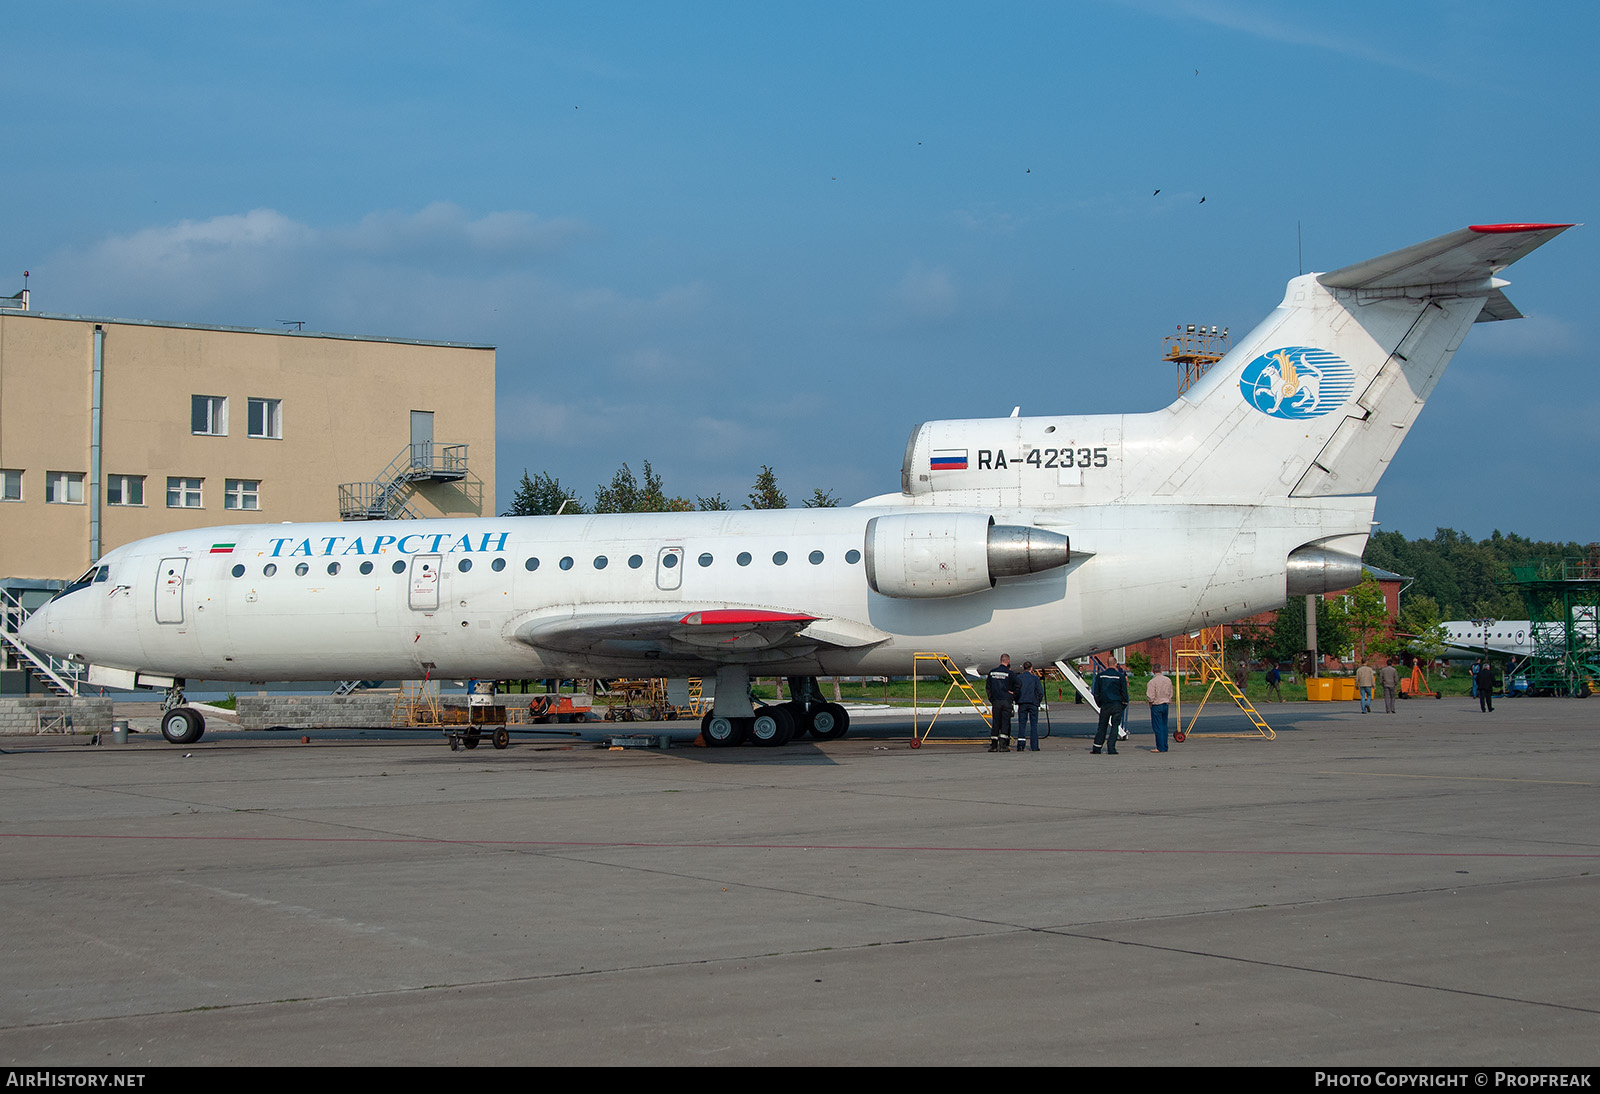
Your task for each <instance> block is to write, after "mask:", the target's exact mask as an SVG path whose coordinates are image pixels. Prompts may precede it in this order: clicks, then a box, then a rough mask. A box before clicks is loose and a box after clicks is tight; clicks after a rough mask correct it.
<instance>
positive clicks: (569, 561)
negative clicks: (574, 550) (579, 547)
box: [561, 555, 572, 570]
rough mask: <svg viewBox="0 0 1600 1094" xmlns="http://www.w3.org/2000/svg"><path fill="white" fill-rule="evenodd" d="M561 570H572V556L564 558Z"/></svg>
mask: <svg viewBox="0 0 1600 1094" xmlns="http://www.w3.org/2000/svg"><path fill="white" fill-rule="evenodd" d="M561 568H562V569H563V570H570V569H572V556H571V555H567V556H566V557H565V558H563V559H562V560H561Z"/></svg>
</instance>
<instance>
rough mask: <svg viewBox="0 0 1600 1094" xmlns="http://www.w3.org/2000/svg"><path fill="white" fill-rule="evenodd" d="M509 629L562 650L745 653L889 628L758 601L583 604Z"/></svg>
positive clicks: (854, 640) (788, 650) (871, 639)
mask: <svg viewBox="0 0 1600 1094" xmlns="http://www.w3.org/2000/svg"><path fill="white" fill-rule="evenodd" d="M516 637H517V639H518V640H519V641H521V642H525V643H527V644H528V645H530V646H536V647H539V648H541V649H550V650H559V651H561V652H564V653H575V654H586V655H601V656H617V657H661V658H668V659H673V660H681V659H686V658H687V659H695V660H708V661H722V660H728V661H748V660H750V659H751V657H752V655H754V656H756V657H760V656H761V655H762V654H764V653H767V652H769V651H773V652H776V651H781V652H782V653H783V654H784V655H786V656H788V655H795V654H803V653H805V652H807V651H809V650H812V649H815V648H816V647H817V646H819V645H827V646H840V647H855V646H869V645H876V644H878V643H879V642H883V641H885V640H887V639H888V638H889V637H890V635H889V634H888V633H887V632H885V631H880V630H878V629H877V628H876V627H873V626H870V625H869V624H865V623H857V622H855V621H854V620H849V619H838V618H827V617H822V616H815V615H809V614H805V613H802V612H781V611H771V610H767V609H761V608H738V607H727V606H717V607H707V608H692V609H690V610H687V611H685V610H682V608H680V609H679V610H676V611H672V612H665V613H663V612H642V613H636V612H627V611H606V610H596V608H594V607H590V606H586V607H584V608H579V609H575V610H573V611H572V612H569V613H563V614H562V615H560V616H556V617H546V618H541V619H534V620H531V621H529V622H527V623H524V624H523V625H522V626H521V627H519V628H517V631H516Z"/></svg>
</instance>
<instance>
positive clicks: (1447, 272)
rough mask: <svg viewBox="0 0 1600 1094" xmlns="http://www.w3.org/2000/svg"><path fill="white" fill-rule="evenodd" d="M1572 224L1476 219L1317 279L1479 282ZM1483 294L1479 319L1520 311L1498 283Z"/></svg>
mask: <svg viewBox="0 0 1600 1094" xmlns="http://www.w3.org/2000/svg"><path fill="white" fill-rule="evenodd" d="M1570 227H1572V225H1570V224H1475V225H1473V226H1472V227H1470V228H1462V229H1461V230H1460V231H1455V232H1451V233H1449V234H1448V235H1442V236H1439V237H1438V238H1436V239H1430V240H1428V241H1427V242H1426V243H1417V244H1414V245H1412V246H1410V247H1403V248H1401V249H1400V250H1398V251H1391V252H1389V253H1388V254H1386V255H1380V256H1379V257H1377V258H1369V259H1367V260H1366V261H1365V262H1357V263H1356V264H1355V265H1353V266H1345V267H1343V268H1342V269H1337V270H1334V271H1333V272H1332V273H1325V274H1319V275H1318V277H1317V280H1318V281H1320V282H1322V283H1323V284H1324V285H1326V286H1328V287H1329V288H1333V289H1369V290H1372V289H1406V288H1420V287H1426V286H1440V287H1444V286H1451V285H1457V284H1460V283H1463V282H1466V283H1472V282H1477V283H1482V282H1483V281H1485V280H1486V279H1488V278H1492V277H1493V276H1494V275H1495V274H1497V273H1499V272H1500V271H1501V270H1503V269H1505V268H1506V267H1507V266H1509V265H1511V264H1512V263H1513V262H1515V261H1516V260H1517V259H1519V258H1521V257H1522V256H1523V255H1526V254H1527V253H1528V252H1529V251H1532V250H1534V249H1535V248H1537V247H1541V246H1543V245H1544V244H1546V243H1548V242H1549V241H1550V240H1552V239H1554V238H1555V237H1556V236H1558V235H1560V234H1561V233H1562V232H1564V231H1566V230H1567V229H1568V228H1570ZM1499 284H1504V282H1500V283H1499ZM1487 295H1488V296H1489V302H1488V305H1487V306H1486V307H1485V308H1484V310H1483V312H1482V314H1480V316H1479V320H1478V321H1479V322H1485V321H1488V320H1493V319H1517V318H1520V317H1521V313H1520V312H1518V311H1517V309H1516V307H1515V306H1513V305H1512V303H1511V301H1509V300H1507V299H1506V297H1505V294H1504V293H1502V292H1501V291H1500V289H1499V287H1498V284H1497V285H1496V286H1494V287H1492V288H1490V289H1489V291H1488V293H1487Z"/></svg>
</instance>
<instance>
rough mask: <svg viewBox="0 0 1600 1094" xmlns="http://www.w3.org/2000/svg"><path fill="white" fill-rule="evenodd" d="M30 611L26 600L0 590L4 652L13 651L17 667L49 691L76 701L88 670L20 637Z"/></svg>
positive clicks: (2, 645) (0, 617)
mask: <svg viewBox="0 0 1600 1094" xmlns="http://www.w3.org/2000/svg"><path fill="white" fill-rule="evenodd" d="M28 615H29V612H28V609H26V608H24V607H23V606H22V600H21V599H20V598H19V597H18V596H17V595H16V594H15V593H13V592H11V590H9V589H0V648H7V647H9V648H10V649H11V650H13V651H14V652H15V653H16V657H17V664H18V665H20V666H22V667H24V668H26V669H27V670H28V671H29V672H31V673H32V674H33V675H34V676H35V677H36V678H37V679H38V680H39V681H40V682H41V683H42V684H44V686H45V687H47V688H49V689H50V690H51V691H53V692H55V693H56V694H57V695H64V696H69V697H72V698H76V697H77V696H78V689H79V688H81V687H82V686H83V683H84V677H85V674H86V673H87V671H88V670H87V667H86V666H85V665H83V664H80V663H79V662H77V661H69V660H67V659H66V658H63V657H52V656H50V655H49V654H47V653H41V652H39V651H38V650H35V649H33V648H31V647H30V646H29V645H28V644H27V643H26V642H24V641H23V640H22V635H21V634H20V633H19V632H20V631H21V630H22V624H23V621H24V620H26V619H27V618H28Z"/></svg>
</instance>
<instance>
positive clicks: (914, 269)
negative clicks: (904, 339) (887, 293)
mask: <svg viewBox="0 0 1600 1094" xmlns="http://www.w3.org/2000/svg"><path fill="white" fill-rule="evenodd" d="M893 295H894V300H895V302H896V303H897V304H898V305H899V307H900V310H901V311H902V312H903V314H904V315H905V317H906V318H908V319H922V320H927V319H947V318H949V317H950V316H951V315H953V314H955V310H956V305H957V303H958V293H957V291H956V286H955V281H954V279H953V278H952V277H951V276H950V269H949V267H948V266H932V267H929V266H924V265H923V264H922V263H920V262H913V263H912V264H911V268H910V269H909V270H907V271H906V275H905V276H904V277H902V278H901V279H900V284H899V285H897V286H896V287H895V290H894V294H893Z"/></svg>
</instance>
